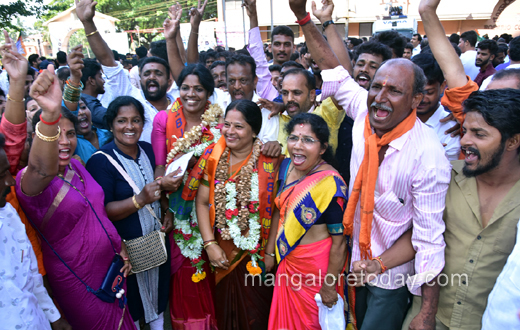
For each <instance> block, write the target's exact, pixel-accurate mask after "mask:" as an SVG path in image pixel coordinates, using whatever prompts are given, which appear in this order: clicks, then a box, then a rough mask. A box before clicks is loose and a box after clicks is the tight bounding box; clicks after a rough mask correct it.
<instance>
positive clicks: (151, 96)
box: [141, 80, 168, 101]
mask: <svg viewBox="0 0 520 330" xmlns="http://www.w3.org/2000/svg"><path fill="white" fill-rule="evenodd" d="M151 83H155V84H157V86H159V88H158V89H157V91H156V92H150V91H148V87H149V86H150V84H151ZM167 88H168V86H167V85H163V86H161V85H160V84H159V83H158V82H157V81H155V80H148V81H147V82H146V85H145V86H143V83H141V89H142V90H143V94H144V97H145V98H146V100H148V101H159V100H160V99H162V98H163V97H164V96H165V95H166V92H167Z"/></svg>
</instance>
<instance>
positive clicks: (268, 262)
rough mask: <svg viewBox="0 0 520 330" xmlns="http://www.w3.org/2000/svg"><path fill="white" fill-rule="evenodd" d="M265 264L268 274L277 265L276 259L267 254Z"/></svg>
mask: <svg viewBox="0 0 520 330" xmlns="http://www.w3.org/2000/svg"><path fill="white" fill-rule="evenodd" d="M264 264H265V271H266V272H268V273H269V272H271V271H272V270H273V269H274V266H275V264H276V262H275V257H272V256H270V255H268V254H267V253H266V254H265V256H264Z"/></svg>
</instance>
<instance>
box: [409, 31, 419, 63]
mask: <svg viewBox="0 0 520 330" xmlns="http://www.w3.org/2000/svg"><path fill="white" fill-rule="evenodd" d="M421 41H422V37H421V35H420V34H418V33H416V34H414V35H413V37H412V40H410V43H411V44H412V46H413V49H412V57H414V56H415V55H419V54H420V53H421Z"/></svg>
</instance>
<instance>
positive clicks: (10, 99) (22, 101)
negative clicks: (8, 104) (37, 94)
mask: <svg viewBox="0 0 520 330" xmlns="http://www.w3.org/2000/svg"><path fill="white" fill-rule="evenodd" d="M7 99H8V100H9V101H13V102H18V103H24V102H25V97H24V98H23V99H22V100H21V101H18V100H15V99H12V98H11V97H10V96H9V94H7Z"/></svg>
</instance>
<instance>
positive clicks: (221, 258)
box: [206, 244, 230, 270]
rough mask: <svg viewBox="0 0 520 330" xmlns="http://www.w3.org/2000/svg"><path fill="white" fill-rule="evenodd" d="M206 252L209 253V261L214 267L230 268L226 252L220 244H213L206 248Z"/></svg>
mask: <svg viewBox="0 0 520 330" xmlns="http://www.w3.org/2000/svg"><path fill="white" fill-rule="evenodd" d="M206 252H207V253H208V257H209V262H210V264H211V265H212V266H213V267H218V268H222V269H224V270H227V269H228V267H229V266H230V265H229V261H228V260H227V257H226V253H225V252H224V250H222V248H221V247H220V246H219V245H218V244H211V245H210V246H208V247H207V248H206Z"/></svg>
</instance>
